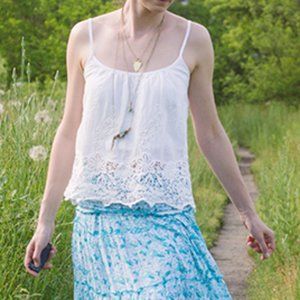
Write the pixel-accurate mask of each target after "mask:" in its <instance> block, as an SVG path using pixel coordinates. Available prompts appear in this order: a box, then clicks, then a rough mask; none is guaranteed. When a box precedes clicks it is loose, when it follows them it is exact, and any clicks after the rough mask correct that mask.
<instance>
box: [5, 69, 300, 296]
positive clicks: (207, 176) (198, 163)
mask: <svg viewBox="0 0 300 300" xmlns="http://www.w3.org/2000/svg"><path fill="white" fill-rule="evenodd" d="M27 78H28V76H27ZM13 79H14V80H13V81H14V82H13V85H12V86H11V89H9V90H7V91H5V93H4V94H3V95H2V93H1V95H0V97H1V98H0V103H1V104H3V106H4V111H3V113H2V114H1V115H0V152H1V155H0V165H1V169H0V247H1V259H0V273H1V276H0V298H1V299H71V298H72V291H73V282H72V279H73V277H72V262H71V233H72V220H73V213H74V208H73V207H72V205H71V204H70V203H66V202H62V205H61V207H60V210H59V212H58V215H57V218H56V229H55V233H54V237H53V243H54V244H55V245H56V246H57V248H58V254H57V255H56V256H55V258H54V259H53V264H54V269H53V270H51V271H45V272H43V273H42V274H40V276H39V277H38V278H35V279H34V278H33V277H31V276H30V275H28V274H27V273H25V268H24V266H23V259H24V254H25V248H26V246H27V243H28V242H29V240H30V238H31V237H32V234H33V231H34V228H35V221H36V219H37V216H38V210H39V203H40V200H41V197H42V195H43V190H44V185H45V179H46V172H47V166H48V158H49V153H50V149H51V144H52V141H53V138H54V134H55V130H56V128H57V126H58V123H59V120H60V118H61V117H62V110H63V106H64V93H65V83H61V82H60V81H59V79H58V78H57V76H56V77H55V79H54V81H53V82H49V84H48V85H46V88H44V89H42V90H40V89H39V86H38V84H37V83H34V82H30V80H29V81H28V82H27V83H26V82H23V83H22V82H21V83H20V82H18V81H17V76H16V74H15V72H13ZM43 110H46V113H47V114H48V116H49V117H50V121H49V123H44V122H38V121H36V119H35V118H36V113H37V112H39V111H43ZM219 114H220V117H221V120H222V123H223V125H224V127H225V129H226V131H227V133H228V135H229V137H230V140H231V142H232V144H233V146H234V148H235V147H236V146H237V144H238V143H239V144H240V145H243V146H246V147H249V148H250V150H251V151H252V152H254V153H255V154H256V160H255V162H254V164H253V168H252V169H253V170H252V171H253V172H254V174H255V179H256V181H257V185H258V187H259V191H260V196H259V199H258V200H257V202H256V205H257V210H258V212H259V215H260V216H261V218H262V219H263V220H264V221H265V222H266V224H268V225H269V226H270V227H271V228H272V229H273V230H274V231H275V233H276V242H277V244H276V245H277V249H276V252H275V253H274V254H273V256H272V258H271V259H269V260H266V261H263V262H261V261H260V260H259V258H258V255H254V254H253V253H252V252H250V254H251V255H253V258H254V259H255V260H256V262H257V267H256V268H255V271H254V272H253V273H252V274H251V276H250V277H249V290H248V294H249V297H251V298H250V299H252V298H253V299H254V298H255V299H297V295H298V298H299V279H298V278H299V276H297V274H298V273H299V268H298V266H297V261H299V248H300V247H299V207H300V205H299V204H300V203H299V187H298V185H299V184H298V183H299V182H300V180H299V179H300V178H299V177H300V176H299V164H300V161H299V150H300V141H299V136H300V135H299V133H300V128H299V122H298V120H299V119H300V118H299V117H300V116H299V114H300V113H299V110H298V109H295V108H293V107H288V106H285V105H283V104H278V103H272V102H268V103H267V104H266V105H250V104H243V103H241V104H232V105H225V106H222V107H219ZM188 126H189V128H188V134H189V138H188V142H189V158H190V171H191V178H192V186H193V193H194V198H195V201H196V205H197V214H196V218H197V222H198V224H199V226H200V227H201V231H202V232H203V235H204V238H205V239H206V242H207V245H208V247H209V248H210V247H211V246H212V245H213V243H214V241H215V239H216V237H217V233H218V228H219V227H220V226H221V225H222V221H221V220H222V215H223V208H224V205H225V204H226V203H227V202H228V201H229V200H228V197H226V194H225V191H224V190H223V189H222V187H221V185H220V183H219V182H218V180H217V178H216V177H215V176H214V175H213V173H212V171H211V170H210V169H209V167H208V164H207V163H206V161H205V158H204V157H203V155H201V151H200V150H199V148H198V146H197V144H196V142H195V137H194V132H193V130H192V124H191V119H189V120H188ZM36 145H41V146H43V147H44V148H45V149H46V152H47V156H46V158H45V159H44V160H40V161H34V160H32V159H31V157H30V155H29V150H30V149H31V148H32V147H33V146H36Z"/></svg>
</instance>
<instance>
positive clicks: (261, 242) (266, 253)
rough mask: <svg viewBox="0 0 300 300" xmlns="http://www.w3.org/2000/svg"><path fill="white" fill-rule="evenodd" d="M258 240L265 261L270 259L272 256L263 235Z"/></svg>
mask: <svg viewBox="0 0 300 300" xmlns="http://www.w3.org/2000/svg"><path fill="white" fill-rule="evenodd" d="M256 240H257V242H258V244H259V247H260V249H261V251H262V254H263V255H262V257H263V259H266V258H268V257H269V256H270V254H269V251H268V247H267V245H266V243H265V240H264V238H263V237H262V236H261V235H259V236H258V237H257V238H256Z"/></svg>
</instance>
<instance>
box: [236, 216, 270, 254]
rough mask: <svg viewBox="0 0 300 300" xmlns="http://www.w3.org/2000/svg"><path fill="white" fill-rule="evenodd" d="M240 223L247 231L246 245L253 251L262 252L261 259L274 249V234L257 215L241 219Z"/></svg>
mask: <svg viewBox="0 0 300 300" xmlns="http://www.w3.org/2000/svg"><path fill="white" fill-rule="evenodd" d="M242 223H243V224H244V226H245V227H246V229H247V230H248V231H249V233H250V234H249V235H248V237H247V245H248V246H250V247H251V248H252V249H253V250H254V251H256V252H258V253H262V255H261V257H260V258H261V259H262V260H264V259H266V258H268V257H269V256H270V255H271V254H272V253H273V251H274V250H275V235H274V232H273V230H272V229H270V228H269V227H268V226H267V225H266V224H265V223H263V221H262V220H261V219H260V218H259V216H258V215H253V216H251V217H246V218H244V219H242Z"/></svg>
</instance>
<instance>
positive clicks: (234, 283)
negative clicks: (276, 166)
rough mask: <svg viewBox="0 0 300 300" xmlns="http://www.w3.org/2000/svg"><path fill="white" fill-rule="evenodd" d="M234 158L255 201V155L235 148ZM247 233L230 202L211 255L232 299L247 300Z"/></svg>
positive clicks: (248, 263)
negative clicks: (252, 170) (251, 166)
mask: <svg viewBox="0 0 300 300" xmlns="http://www.w3.org/2000/svg"><path fill="white" fill-rule="evenodd" d="M236 155H237V156H238V157H240V158H241V160H240V162H239V167H240V170H241V173H242V175H243V178H244V181H245V183H246V186H247V188H248V191H249V193H250V195H251V198H252V200H253V201H255V200H256V198H257V196H258V190H257V187H256V185H255V183H254V178H253V175H252V174H251V173H250V165H251V162H252V161H253V160H254V155H253V154H252V153H250V152H249V151H248V150H247V149H246V148H242V147H240V148H239V149H238V151H237V153H236ZM247 233H248V232H247V230H246V228H245V227H244V225H243V224H242V223H241V220H240V218H239V214H238V211H237V209H236V208H235V207H234V205H233V204H232V202H231V201H230V203H229V204H228V205H227V206H226V208H225V211H224V218H223V227H222V229H221V230H220V234H219V238H218V240H217V241H216V245H215V246H214V247H212V248H211V249H210V252H211V254H212V255H213V257H214V258H215V260H216V262H217V264H218V266H219V267H220V270H221V272H222V273H223V274H224V280H225V281H226V283H227V285H228V288H229V290H230V292H231V294H232V297H233V299H234V300H235V299H243V300H245V299H247V297H246V279H247V276H248V275H249V273H250V272H251V271H252V269H253V267H254V262H253V260H252V259H251V257H250V256H249V255H248V252H247V249H248V247H247V245H246V238H247Z"/></svg>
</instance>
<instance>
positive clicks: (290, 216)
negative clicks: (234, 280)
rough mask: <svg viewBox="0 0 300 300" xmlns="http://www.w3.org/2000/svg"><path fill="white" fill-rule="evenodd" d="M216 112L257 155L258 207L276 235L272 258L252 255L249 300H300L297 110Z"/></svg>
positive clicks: (277, 107)
mask: <svg viewBox="0 0 300 300" xmlns="http://www.w3.org/2000/svg"><path fill="white" fill-rule="evenodd" d="M220 113H221V115H222V116H226V118H229V119H231V120H232V123H231V126H230V127H228V130H229V131H230V132H231V134H232V135H233V136H234V137H235V139H237V140H238V141H239V143H240V144H241V145H244V146H246V147H249V148H250V150H251V151H252V152H253V153H254V154H255V155H256V160H255V161H254V163H253V165H252V172H253V173H254V176H255V180H256V184H257V185H258V189H259V192H260V195H259V198H258V199H257V201H256V208H257V211H258V213H259V215H260V217H261V218H262V220H263V221H264V222H265V223H266V224H267V225H268V226H269V227H270V228H272V229H273V230H274V231H275V235H276V251H275V252H274V253H273V255H272V257H271V258H270V259H268V260H266V261H260V260H259V257H258V255H256V254H254V252H252V250H251V251H250V254H251V255H252V256H253V259H255V261H256V268H255V270H254V272H253V273H252V274H251V276H250V277H249V278H248V283H249V288H248V295H249V299H272V300H273V299H278V300H279V299H288V300H289V299H291V300H292V299H299V296H300V294H299V285H300V283H299V276H298V274H299V261H300V260H299V249H300V247H299V245H300V239H299V232H300V198H299V182H300V160H299V150H300V123H299V119H300V112H299V109H297V108H295V107H289V106H286V105H284V104H280V103H272V102H268V103H267V104H263V105H245V104H240V105H235V106H234V107H233V106H224V107H222V109H221V112H220Z"/></svg>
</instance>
